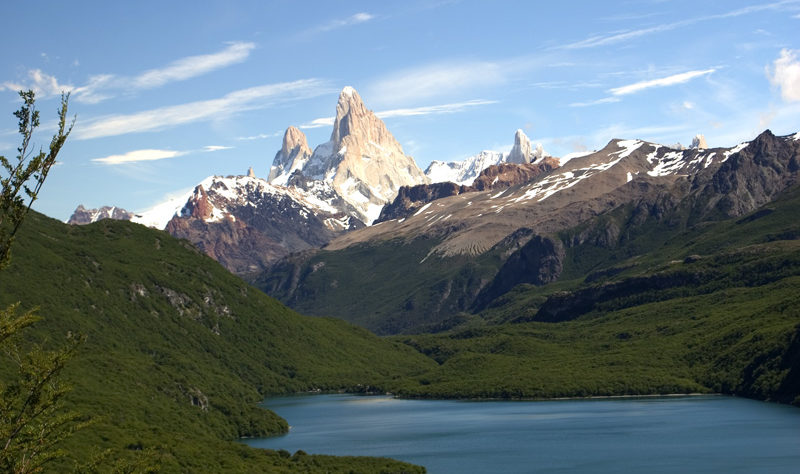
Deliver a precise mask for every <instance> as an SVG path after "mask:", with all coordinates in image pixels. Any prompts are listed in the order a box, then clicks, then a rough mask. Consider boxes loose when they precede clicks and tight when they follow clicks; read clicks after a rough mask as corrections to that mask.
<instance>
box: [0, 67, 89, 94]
mask: <svg viewBox="0 0 800 474" xmlns="http://www.w3.org/2000/svg"><path fill="white" fill-rule="evenodd" d="M28 78H29V79H30V81H29V82H25V83H15V82H10V81H7V82H4V83H3V84H2V86H0V90H3V89H6V90H10V91H20V90H28V89H31V90H33V92H35V93H36V95H37V96H39V97H50V96H54V95H60V94H61V93H62V92H70V91H72V90H73V89H74V87H73V86H71V85H68V84H59V82H58V79H56V78H55V76H51V75H49V74H47V73H44V72H42V70H41V69H31V70H30V71H28Z"/></svg>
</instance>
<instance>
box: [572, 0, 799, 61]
mask: <svg viewBox="0 0 800 474" xmlns="http://www.w3.org/2000/svg"><path fill="white" fill-rule="evenodd" d="M798 3H800V2H798V0H784V1H780V2H773V3H765V4H761V5H751V6H749V7H744V8H739V9H737V10H731V11H729V12H725V13H719V14H716V15H706V16H700V17H696V18H688V19H685V20H680V21H676V22H673V23H664V24H661V25H656V26H651V27H647V28H640V29H638V30H628V31H615V32H612V33H607V34H601V35H594V36H590V37H589V38H586V39H583V40H580V41H576V42H573V43H568V44H565V45H561V46H559V47H557V49H583V48H596V47H599V46H607V45H610V44H615V43H620V42H625V41H630V40H634V39H637V38H640V37H642V36H646V35H651V34H654V33H662V32H665V31H671V30H674V29H677V28H683V27H686V26H690V25H694V24H696V23H700V22H706V21H710V20H721V19H725V18H734V17H738V16H743V15H749V14H752V13H758V12H761V11H767V10H779V9H781V8H783V7H786V6H791V5H797V4H798Z"/></svg>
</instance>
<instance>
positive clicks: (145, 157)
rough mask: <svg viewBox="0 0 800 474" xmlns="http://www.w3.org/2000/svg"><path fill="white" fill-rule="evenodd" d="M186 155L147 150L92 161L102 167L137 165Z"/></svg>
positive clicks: (181, 152) (183, 153)
mask: <svg viewBox="0 0 800 474" xmlns="http://www.w3.org/2000/svg"><path fill="white" fill-rule="evenodd" d="M186 153H188V152H185V151H173V150H157V149H152V148H148V149H145V150H134V151H129V152H128V153H123V154H121V155H111V156H106V157H104V158H94V159H93V160H92V161H94V162H95V163H102V164H104V165H121V164H125V163H138V162H141V161H156V160H166V159H168V158H175V157H176V156H182V155H185V154H186Z"/></svg>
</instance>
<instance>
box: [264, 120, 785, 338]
mask: <svg viewBox="0 0 800 474" xmlns="http://www.w3.org/2000/svg"><path fill="white" fill-rule="evenodd" d="M799 138H800V135H797V134H795V135H791V136H785V137H777V136H774V135H773V134H772V133H771V132H769V131H766V132H764V133H762V134H761V135H759V136H758V137H756V138H755V139H754V140H753V141H751V142H747V143H741V144H739V145H736V146H734V147H730V148H714V149H701V148H691V149H673V148H670V147H665V146H661V145H657V144H654V143H648V142H644V141H641V140H619V139H614V140H611V141H610V142H609V143H608V145H606V146H605V147H604V148H603V149H602V150H598V151H596V152H594V153H591V154H587V155H585V156H582V157H578V158H573V159H571V160H569V161H568V162H567V163H565V164H564V165H563V166H560V167H558V168H555V169H553V170H551V171H548V172H545V173H541V174H538V175H536V176H534V177H533V179H532V180H530V181H528V182H525V183H518V184H515V185H513V186H510V187H504V188H502V189H489V190H484V191H476V190H469V191H468V192H463V193H452V194H451V195H448V196H446V197H441V196H436V195H434V196H432V197H434V198H438V199H433V200H430V201H429V202H425V201H426V200H427V198H426V197H425V196H423V199H421V200H419V201H417V202H416V204H414V205H410V206H405V207H404V206H397V207H399V208H400V210H399V211H397V212H396V213H395V214H393V215H392V216H391V217H392V219H389V220H386V221H384V222H381V223H379V224H377V225H373V226H370V227H366V228H363V229H359V230H356V231H353V232H348V233H346V234H343V235H341V236H339V237H337V238H336V239H334V240H333V241H331V242H330V243H329V244H328V245H327V246H325V247H324V248H322V249H317V250H312V251H308V252H305V253H302V254H295V255H292V256H289V257H287V258H285V259H283V260H281V261H279V262H278V263H276V264H275V265H273V266H272V267H271V268H270V269H269V270H268V271H266V272H264V273H262V274H261V275H259V276H258V277H256V278H255V279H254V280H253V281H255V282H256V284H257V285H258V286H259V287H260V288H262V289H264V290H265V291H266V292H267V293H269V294H271V295H274V296H276V297H278V298H279V299H280V300H281V301H283V302H285V303H287V304H289V305H290V306H292V307H294V308H296V309H298V310H299V311H301V312H304V313H305V314H319V315H322V314H325V315H332V316H337V317H341V318H345V319H348V320H350V321H353V322H356V323H357V324H361V325H364V326H365V327H368V328H370V329H371V330H373V331H376V332H378V333H382V334H388V333H402V332H416V331H423V330H426V329H425V328H428V327H431V326H432V325H434V326H435V325H441V324H443V322H445V321H448V320H450V319H451V318H453V317H456V316H458V315H459V314H464V313H466V314H471V313H474V312H477V311H480V310H481V309H483V308H486V307H487V306H489V305H491V304H492V302H493V301H495V300H496V299H498V298H501V297H502V296H503V295H504V294H505V293H507V292H508V291H510V290H512V289H513V288H514V287H515V286H517V285H519V284H535V285H545V284H549V283H553V282H557V281H559V280H560V279H561V278H562V276H563V274H574V273H575V272H576V271H578V270H577V268H580V269H581V271H586V272H590V271H593V270H596V268H592V266H591V265H589V264H588V263H585V262H582V261H580V260H574V259H573V257H572V254H573V253H574V252H576V249H578V248H590V249H592V250H591V252H594V253H596V254H603V253H609V252H610V253H615V252H620V251H622V252H623V253H625V254H629V255H627V256H628V257H631V256H633V255H635V254H636V252H638V251H641V250H640V249H637V248H636V247H629V246H628V241H629V240H631V239H632V238H633V236H635V235H638V234H640V233H643V232H646V231H648V229H653V228H659V227H661V226H666V227H667V229H668V230H670V232H677V231H678V230H686V229H689V228H692V227H693V226H698V225H705V223H709V222H714V221H717V220H719V219H726V218H734V217H737V216H741V215H744V214H746V213H748V212H751V211H754V210H756V209H758V208H759V207H760V206H763V205H765V204H767V203H769V202H770V201H772V200H773V199H775V198H776V197H778V196H779V195H781V193H783V192H785V191H786V190H787V189H789V188H791V187H792V186H793V185H794V184H795V183H796V182H797V173H798V169H800V166H798V160H800V157H799V156H798V154H799V153H798V152H799V151H800V139H799ZM412 189H413V188H412ZM459 191H460V190H459ZM408 194H409V193H408V192H407V191H404V192H401V194H400V197H399V198H398V199H407V197H408ZM423 202H424V204H423ZM392 207H393V208H394V207H395V205H394V204H393V205H392ZM403 209H407V211H403ZM617 214H621V215H623V216H624V218H621V219H622V220H618V219H611V217H610V216H612V215H617ZM663 235H670V234H669V233H668V232H666V231H665V232H664V234H663ZM655 241H656V242H657V241H658V240H657V239H656V240H655ZM640 245H643V244H640ZM620 258H621V257H620ZM584 260H585V257H584ZM575 265H577V267H576V268H573V266H575ZM389 275H394V276H392V277H389ZM398 275H402V277H398ZM584 276H585V275H584ZM344 295H346V296H344ZM353 295H364V296H363V297H353Z"/></svg>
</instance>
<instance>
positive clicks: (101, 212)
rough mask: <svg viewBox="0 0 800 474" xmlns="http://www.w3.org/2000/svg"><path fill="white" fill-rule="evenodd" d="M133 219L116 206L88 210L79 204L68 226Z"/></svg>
mask: <svg viewBox="0 0 800 474" xmlns="http://www.w3.org/2000/svg"><path fill="white" fill-rule="evenodd" d="M130 218H131V213H130V212H128V211H126V210H125V209H122V208H121V207H115V206H103V207H101V208H99V209H86V208H85V207H83V205H82V204H79V205H78V207H77V208H76V209H75V212H73V213H72V216H71V217H70V218H69V219H68V220H67V224H77V225H82V224H91V223H92V222H97V221H99V220H101V219H121V220H127V219H130Z"/></svg>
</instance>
